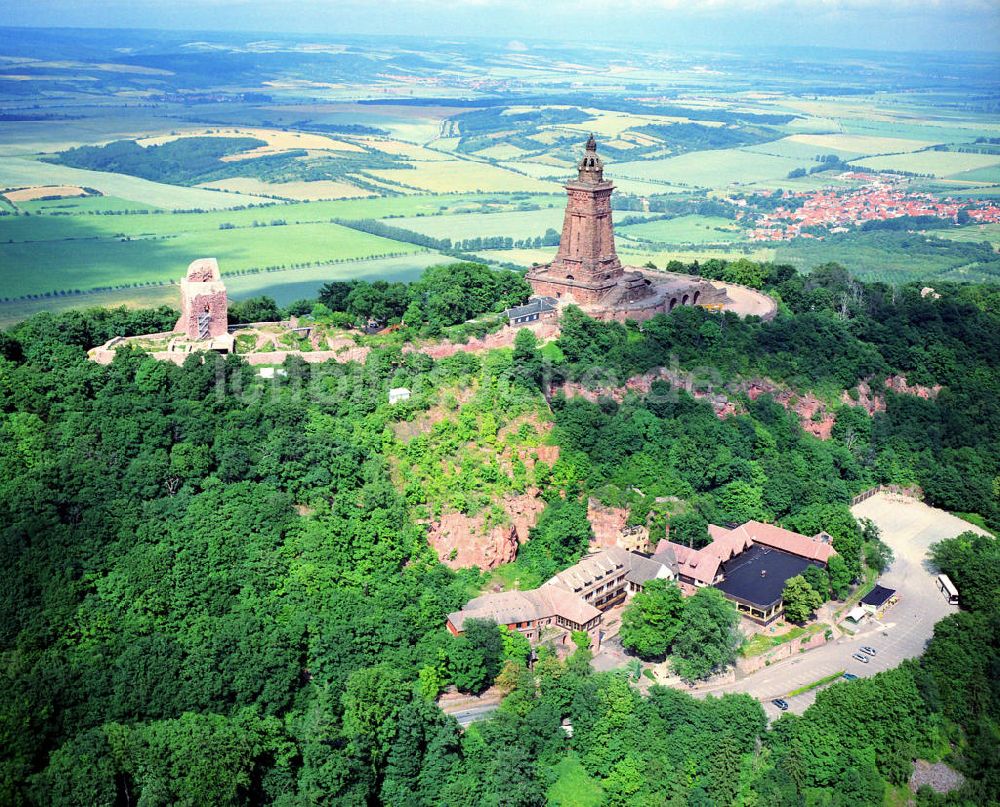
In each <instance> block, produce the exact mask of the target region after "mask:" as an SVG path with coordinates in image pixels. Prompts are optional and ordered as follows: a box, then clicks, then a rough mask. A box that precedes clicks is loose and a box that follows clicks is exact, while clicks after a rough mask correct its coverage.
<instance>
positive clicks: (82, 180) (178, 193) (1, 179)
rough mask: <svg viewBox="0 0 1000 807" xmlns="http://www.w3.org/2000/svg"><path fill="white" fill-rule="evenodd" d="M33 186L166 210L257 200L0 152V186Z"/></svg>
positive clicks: (219, 206) (246, 202)
mask: <svg viewBox="0 0 1000 807" xmlns="http://www.w3.org/2000/svg"><path fill="white" fill-rule="evenodd" d="M36 185H77V186H83V187H86V188H94V189H95V190H97V191H99V192H101V193H103V194H105V195H107V196H117V197H119V198H121V199H127V200H129V201H130V202H138V203H140V204H146V205H152V206H154V207H161V208H164V209H165V210H192V209H195V208H200V209H203V210H219V209H223V208H231V207H238V206H240V205H246V204H252V203H254V202H257V201H259V200H258V199H255V198H254V197H252V196H244V195H242V194H239V193H222V192H219V191H209V190H204V189H201V188H183V187H179V186H177V185H166V184H164V183H162V182H151V181H149V180H147V179H139V178H138V177H131V176H126V175H125V174H111V173H106V172H104V171H86V170H83V169H81V168H70V167H69V166H65V165H53V164H51V163H44V162H39V161H38V160H32V159H28V158H24V157H6V156H3V155H2V153H0V187H2V188H23V187H31V186H36Z"/></svg>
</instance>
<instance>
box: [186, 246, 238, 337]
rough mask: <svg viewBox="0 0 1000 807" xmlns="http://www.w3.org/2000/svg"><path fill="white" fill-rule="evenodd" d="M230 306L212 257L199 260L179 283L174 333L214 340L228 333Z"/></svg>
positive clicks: (216, 265)
mask: <svg viewBox="0 0 1000 807" xmlns="http://www.w3.org/2000/svg"><path fill="white" fill-rule="evenodd" d="M228 309H229V304H228V302H227V300H226V287H225V285H224V284H223V282H222V276H221V275H220V274H219V262H218V261H216V259H215V258H199V259H198V260H196V261H193V262H192V263H191V265H190V266H189V267H188V270H187V275H186V276H185V277H184V279H183V280H182V281H181V317H180V319H179V320H177V325H176V326H174V330H177V331H184V334H185V335H186V336H187V338H188V339H196V340H202V339H214V338H215V337H218V336H226V335H227V334H228V332H229V331H228V325H229V318H228V313H229V311H228Z"/></svg>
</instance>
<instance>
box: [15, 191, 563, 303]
mask: <svg viewBox="0 0 1000 807" xmlns="http://www.w3.org/2000/svg"><path fill="white" fill-rule="evenodd" d="M528 199H529V200H530V201H531V202H533V203H542V204H555V197H537V198H536V197H528ZM71 201H73V202H76V203H77V204H78V205H79V206H78V207H76V208H70V209H69V210H61V209H55V208H45V213H46V214H45V215H30V216H3V217H0V288H2V294H0V296H2V297H11V298H13V297H21V296H23V295H28V294H41V293H46V292H55V291H64V290H73V289H79V290H87V289H94V288H101V287H114V286H123V285H129V284H133V283H146V282H151V281H152V282H159V281H171V280H176V279H177V278H179V277H180V276H181V275H182V274H183V272H184V270H185V268H186V267H187V265H188V264H189V263H190V262H191V261H192V260H194V259H195V258H198V257H207V256H212V257H216V258H218V259H219V264H220V267H221V269H222V273H223V275H231V274H232V273H234V272H241V271H247V270H254V269H265V268H268V267H285V268H293V265H294V264H303V263H319V262H323V263H329V262H333V261H353V260H357V259H361V258H378V257H384V256H387V255H399V254H413V253H417V252H420V251H422V250H421V248H420V247H416V246H414V245H413V244H408V243H403V242H399V241H394V240H390V239H385V238H380V237H378V236H374V235H369V234H367V233H362V232H358V231H356V230H352V229H349V228H345V227H341V226H339V225H336V224H332V223H331V222H330V219H332V218H344V219H362V218H372V217H375V216H378V215H382V216H385V215H390V216H391V215H396V216H399V215H408V216H414V215H415V214H417V213H423V214H428V215H427V218H415V219H414V220H415V221H417V222H425V221H427V222H444V221H445V220H446V219H449V218H455V219H456V220H457V221H458V222H459V224H460V227H464V228H467V229H469V230H470V231H472V229H473V223H474V221H475V219H477V218H478V219H481V220H483V221H490V220H492V217H493V216H513V217H514V218H513V219H512V221H513V220H521V219H523V220H524V221H525V222H527V221H528V220H530V218H531V217H532V216H537V215H538V214H541V215H542V216H546V215H547V216H552V217H555V219H556V220H557V221H558V220H560V219H561V216H562V211H561V209H559V208H556V207H553V208H546V209H544V210H541V211H527V212H517V213H513V214H511V213H503V212H501V213H493V214H490V215H484V214H481V213H479V214H472V213H469V212H468V211H470V210H482V209H490V210H492V209H502V208H503V207H504V206H511V205H516V204H519V203H520V202H519V201H518V199H517V198H514V199H512V198H510V197H504V196H497V195H490V196H487V195H482V194H477V195H454V196H450V195H449V196H421V197H406V196H402V197H391V198H387V199H352V200H342V201H335V202H301V203H290V204H279V205H270V206H267V207H253V208H246V209H243V210H224V211H218V210H217V211H209V212H203V213H164V212H156V213H151V214H148V215H144V214H130V215H90V214H89V213H88V212H86V208H87V207H96V208H97V209H99V208H100V206H101V203H102V202H104V203H109V202H110V201H111V200H108V199H103V198H101V197H97V198H94V199H89V200H88V199H81V200H60V201H58V202H50V203H48V204H52V205H62V204H68V203H69V202H71ZM522 201H523V200H522ZM31 204H38V205H42V204H46V203H42V202H36V203H31ZM108 207H109V208H110V207H113V205H111V204H108ZM73 209H75V210H76V211H78V214H77V215H57V213H66V212H70V211H71V210H73ZM450 211H455V213H456V215H455V216H446V215H432V214H442V213H449V212H450ZM546 220H548V219H546ZM278 221H283V222H285V224H284V225H281V226H271V225H272V224H273V223H274V222H278ZM399 221H404V220H399ZM396 222H397V219H390V220H389V223H390V224H394V223H396ZM258 225H259V226H258ZM402 226H405V225H402ZM523 226H527V224H524V225H523ZM557 226H558V225H557ZM445 229H446V230H447V231H449V232H450V231H451V230H450V228H449V227H445ZM545 229H546V228H545V227H542V229H541V230H540V231H538V232H535V231H534V230H533V229H532V231H531V234H532V235H533V236H534V235H541V234H542V233H544V231H545ZM449 237H450V236H449ZM38 266H45V267H47V271H46V272H44V273H40V272H38V271H37V267H38ZM295 282H299V281H298V280H296V281H295ZM266 285H267V286H268V287H273V286H274V284H273V283H270V282H269V283H267V284H266Z"/></svg>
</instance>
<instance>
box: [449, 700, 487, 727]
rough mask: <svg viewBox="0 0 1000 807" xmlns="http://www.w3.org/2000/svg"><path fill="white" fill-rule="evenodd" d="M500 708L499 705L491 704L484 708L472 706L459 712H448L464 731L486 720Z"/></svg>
mask: <svg viewBox="0 0 1000 807" xmlns="http://www.w3.org/2000/svg"><path fill="white" fill-rule="evenodd" d="M499 706H500V704H499V703H489V704H483V705H482V706H472V707H470V708H468V709H462V710H461V711H458V712H448V714H450V715H451V716H452V717H453V718H455V720H457V721H458V725H460V726H461V727H462V728H463V729H464V728H465V727H466V726H469V725H471V724H472V723H475V722H476V721H478V720H485V719H486V718H488V717H490V716H491V715H492V714H493V713H494V712H495V711H496V710H497V708H498V707H499Z"/></svg>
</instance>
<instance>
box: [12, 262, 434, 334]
mask: <svg viewBox="0 0 1000 807" xmlns="http://www.w3.org/2000/svg"><path fill="white" fill-rule="evenodd" d="M449 260H450V259H449V258H448V257H447V256H445V255H441V254H439V253H437V252H430V251H428V252H414V253H412V254H410V255H402V256H400V257H398V258H368V259H362V260H356V261H348V262H345V263H336V264H324V265H320V266H310V267H307V268H304V269H283V270H279V271H276V272H260V273H257V274H249V275H239V276H237V277H227V278H226V290H227V292H228V293H229V297H230V299H232V300H242V299H245V298H247V297H256V296H259V295H262V294H264V295H267V296H269V297H272V298H274V299H275V300H276V301H277V302H278V304H279V305H287V304H288V303H290V302H293V301H295V300H301V299H305V298H312V297H315V296H316V292H317V290H318V289H319V287H320V286H322V285H323V284H324V283H329V282H330V281H331V280H354V279H361V280H390V281H392V280H404V281H409V280H415V279H416V278H417V277H419V276H420V274H421V273H422V272H423V270H424V269H426V268H427V267H428V266H433V265H434V264H438V263H447V262H448V261H449ZM173 280H174V281H175V282H174V283H164V284H163V285H155V286H140V287H136V288H125V289H111V290H108V291H93V292H86V293H83V294H66V295H61V296H55V297H44V298H41V299H37V300H34V299H33V300H25V299H21V300H10V301H0V329H3V328H8V327H10V326H11V325H14V324H15V323H17V322H20V321H21V320H23V319H26V318H27V317H30V316H31V315H32V314H37V313H39V312H41V311H52V312H57V311H66V310H68V309H71V308H92V307H100V308H116V307H118V306H121V305H124V306H125V307H127V308H155V307H157V306H161V305H169V306H171V307H173V308H179V306H180V289H179V287H178V286H177V285H176V280H177V278H174V279H173Z"/></svg>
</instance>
